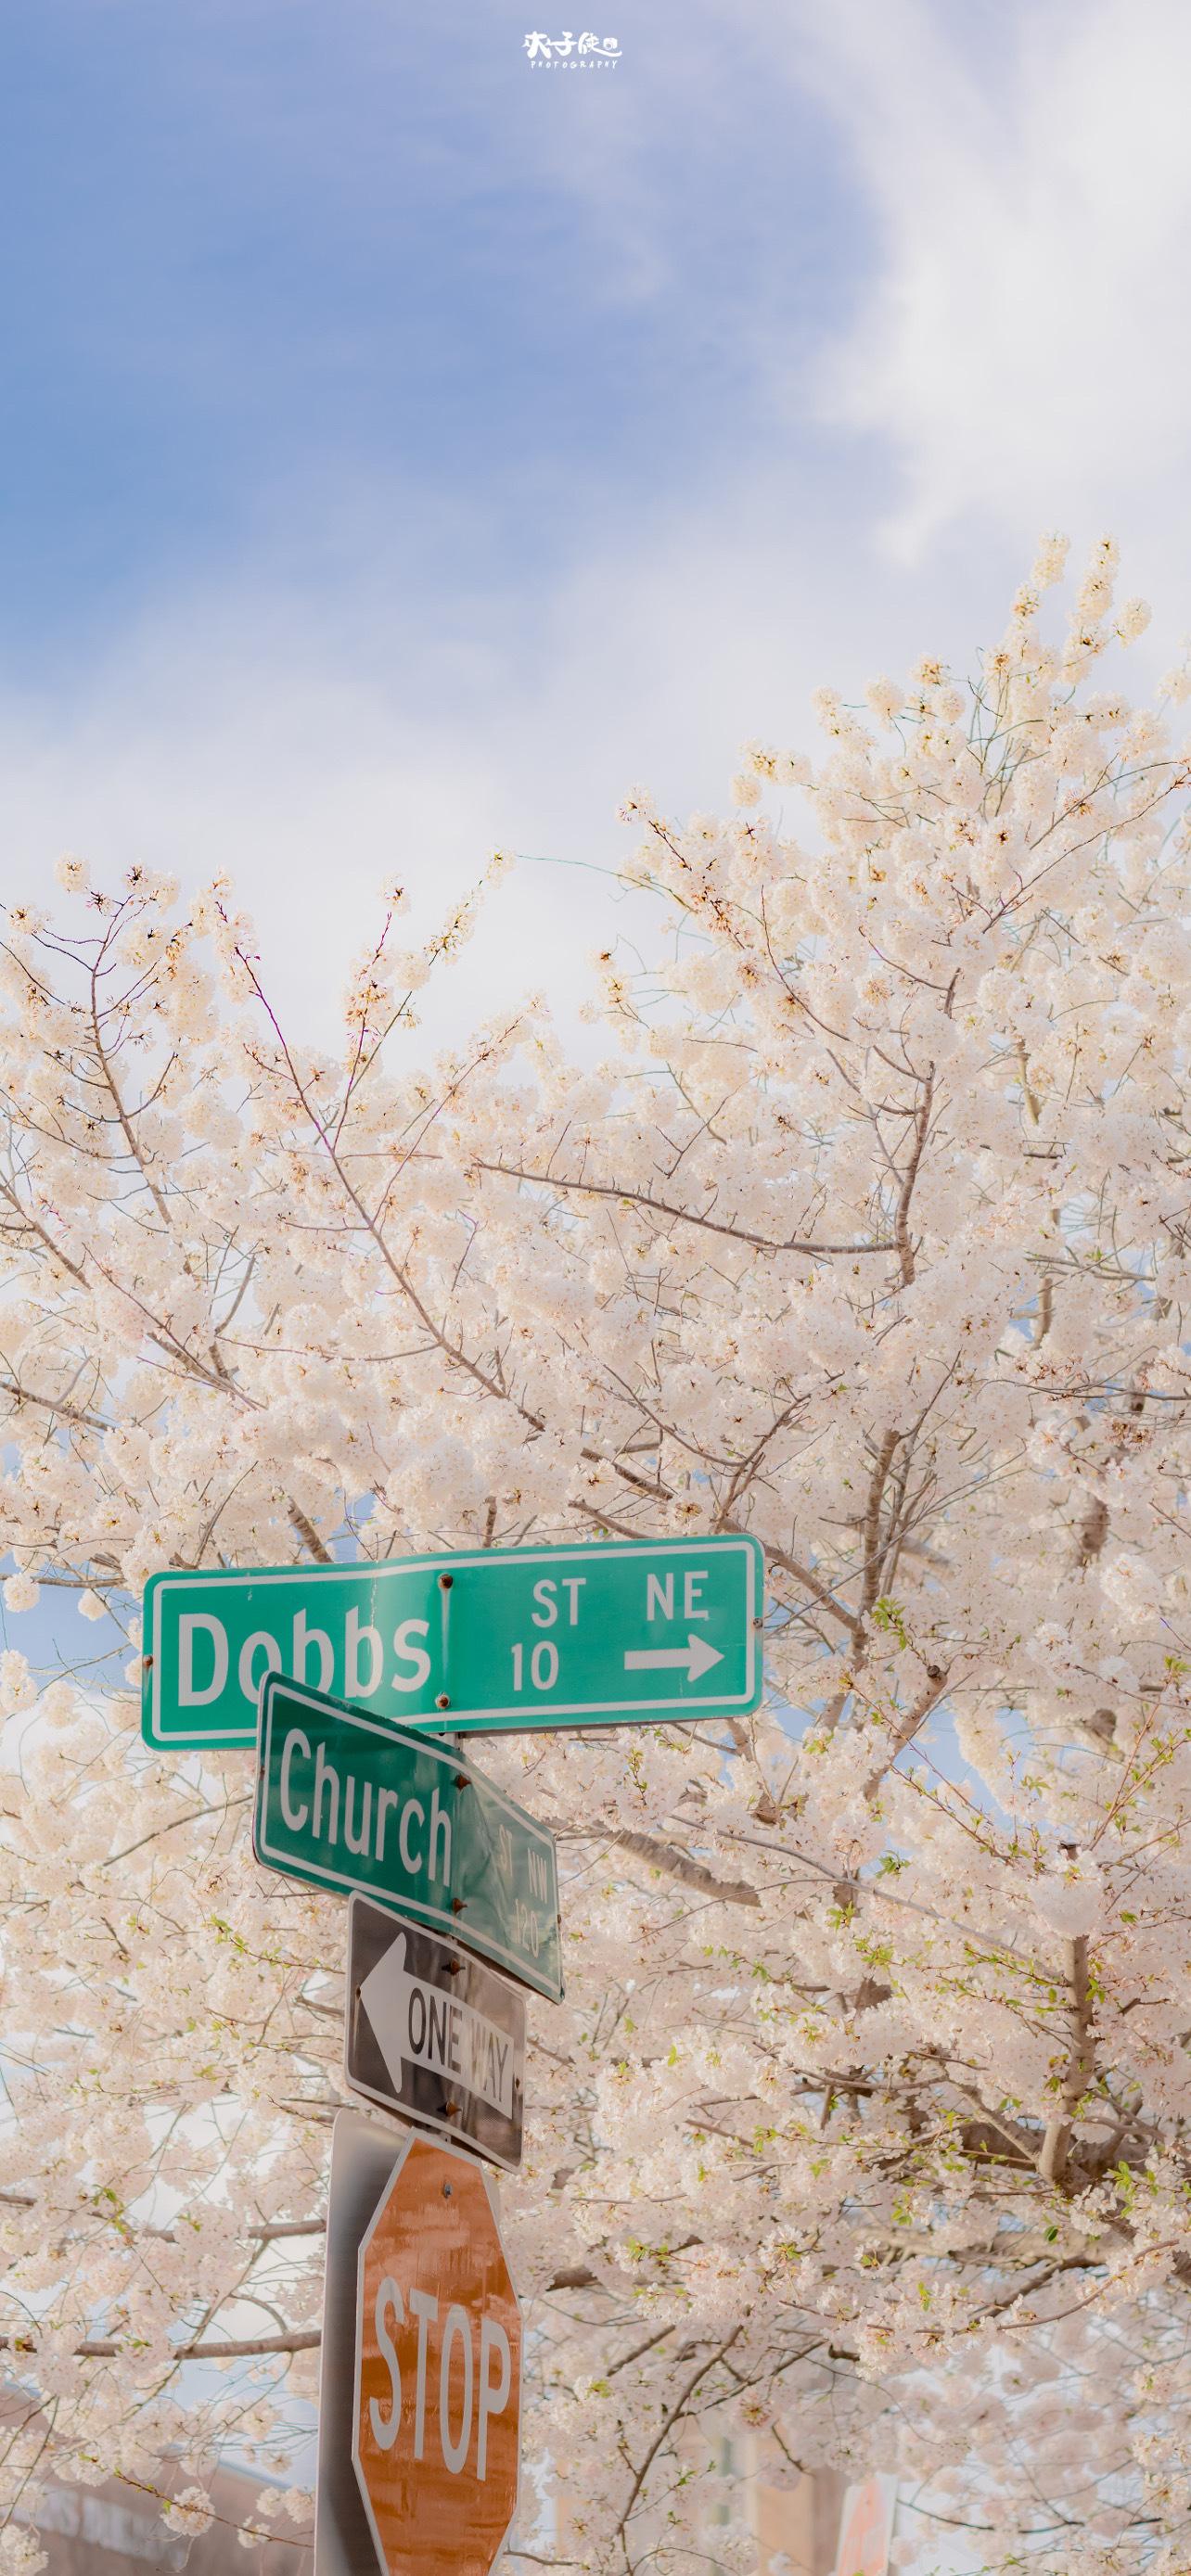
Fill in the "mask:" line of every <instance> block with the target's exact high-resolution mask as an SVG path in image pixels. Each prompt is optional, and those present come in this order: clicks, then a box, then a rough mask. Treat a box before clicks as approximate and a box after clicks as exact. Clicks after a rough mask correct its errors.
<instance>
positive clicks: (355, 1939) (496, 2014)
mask: <svg viewBox="0 0 1191 2576" xmlns="http://www.w3.org/2000/svg"><path fill="white" fill-rule="evenodd" d="M343 2072H344V2080H345V2082H346V2083H347V2085H348V2087H349V2089H350V2090H351V2091H352V2092H353V2093H361V2094H363V2096H364V2098H365V2100H366V2101H369V2102H380V2103H382V2104H383V2105H384V2108H385V2109H386V2110H387V2111H394V2112H396V2113H398V2114H399V2115H400V2116H401V2118H403V2119H407V2120H413V2121H415V2122H417V2124H418V2125H419V2126H420V2127H429V2128H432V2129H441V2130H442V2131H443V2132H444V2134H445V2135H446V2136H448V2137H453V2138H459V2139H461V2140H462V2141H463V2142H464V2143H465V2144H467V2145H470V2146H473V2147H475V2148H477V2149H478V2151H479V2153H480V2154H481V2155H484V2156H489V2157H490V2158H491V2160H492V2162H493V2164H497V2165H503V2166H504V2167H505V2168H506V2170H508V2171H513V2170H515V2168H516V2167H517V2166H518V2165H519V2164H520V2162H521V2134H522V2117H523V2110H524V2098H525V2093H524V2088H525V1999H524V1996H523V1995H521V1994H520V1993H519V1992H518V1989H517V1988H516V1986H511V1985H510V1984H509V1982H508V1979H507V1977H499V1976H497V1974H496V1971H495V1969H493V1968H488V1967H485V1965H484V1962H483V1961H482V1960H481V1959H470V1958H469V1957H468V1955H467V1952H466V1951H465V1950H460V1949H458V1948H457V1947H456V1945H455V1943H454V1942H453V1941H440V1940H439V1939H438V1937H437V1935H436V1934H434V1933H431V1932H427V1931H425V1930H423V1929H422V1927H421V1926H420V1925H418V1924H415V1923H406V1922H403V1921H402V1920H401V1918H400V1916H398V1915H393V1914H387V1913H385V1912H384V1911H383V1910H382V1908H381V1907H380V1906H378V1905H370V1904H369V1903H368V1900H367V1898H366V1897H363V1896H353V1897H352V1899H351V1902H350V1904H349V1906H348V1909H347V2012H346V2015H345V2023H344V2041H343Z"/></svg>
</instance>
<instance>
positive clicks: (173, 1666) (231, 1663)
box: [141, 1538, 765, 1747]
mask: <svg viewBox="0 0 1191 2576" xmlns="http://www.w3.org/2000/svg"><path fill="white" fill-rule="evenodd" d="M764 1588H765V1569H764V1561H763V1558H762V1555H761V1550H760V1547H759V1545H758V1543H757V1541H756V1539H752V1538H702V1539H686V1538H682V1539H657V1540H653V1541H651V1542H644V1541H643V1542H641V1543H640V1544H638V1543H637V1542H636V1541H628V1542H625V1543H623V1544H622V1543H621V1542H619V1541H617V1542H616V1543H614V1544H613V1543H610V1544H609V1545H607V1546H604V1545H595V1544H593V1545H592V1546H590V1547H546V1548H543V1547H515V1548H483V1549H480V1550H478V1551H477V1552H476V1553H475V1554H474V1555H468V1554H466V1553H461V1554H459V1555H452V1556H411V1557H397V1558H390V1559H387V1560H386V1561H385V1562H384V1563H382V1564H379V1565H370V1564H355V1565H301V1566H292V1565H281V1566H264V1567H261V1568H259V1569H257V1568H252V1569H249V1570H245V1571H241V1572H238V1573H231V1574H227V1573H217V1574H153V1575H151V1576H150V1578H149V1581H148V1584H147V1585H146V1587H145V1612H144V1655H145V1660H144V1684H143V1698H142V1712H141V1724H142V1729H143V1732H144V1736H145V1740H146V1742H147V1743H149V1744H155V1745H177V1746H179V1747H183V1746H188V1745H223V1744H226V1745H234V1744H254V1743H255V1742H256V1708H257V1698H258V1695H259V1692H260V1686H261V1682H262V1680H263V1679H264V1677H265V1675H266V1673H270V1672H274V1673H284V1674H286V1675H287V1676H288V1677H289V1679H290V1680H292V1681H297V1682H310V1683H313V1684H314V1685H315V1687H316V1688H317V1689H319V1690H321V1691H333V1692H334V1694H335V1696H336V1698H337V1699H342V1700H348V1701H350V1702H351V1704H352V1706H353V1707H356V1708H365V1709H367V1710H368V1712H369V1714H370V1715H373V1716H376V1717H377V1718H379V1719H381V1720H382V1721H384V1720H387V1721H388V1722H389V1723H390V1724H391V1723H393V1722H394V1721H396V1722H397V1723H398V1724H403V1723H408V1721H409V1720H410V1719H411V1718H423V1719H427V1720H429V1721H430V1722H431V1723H432V1724H433V1723H437V1724H438V1725H439V1726H445V1727H450V1729H451V1730H452V1732H456V1733H457V1732H460V1731H463V1730H467V1729H470V1728H472V1727H484V1728H489V1729H492V1730H495V1731H498V1732H506V1731H509V1730H514V1729H515V1730H517V1731H521V1730H522V1729H525V1728H531V1727H539V1726H540V1727H546V1726H582V1725H587V1726H591V1725H608V1724H609V1723H612V1724H615V1725H632V1724H641V1723H643V1722H646V1721H648V1720H649V1719H651V1718H661V1717H669V1718H674V1717H700V1716H702V1715H703V1714H704V1713H705V1712H706V1711H707V1710H709V1709H734V1710H747V1709H752V1708H756V1707H757V1705H758V1703H759V1701H760V1697H761V1684H762V1671H761V1662H762V1658H761V1619H762V1614H763V1609H764Z"/></svg>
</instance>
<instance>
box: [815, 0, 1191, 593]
mask: <svg viewBox="0 0 1191 2576" xmlns="http://www.w3.org/2000/svg"><path fill="white" fill-rule="evenodd" d="M803 32H804V37H805V42H806V47H807V51H806V54H805V56H804V71H805V73H806V75H807V76H809V77H810V78H812V79H814V80H815V81H816V82H817V83H818V85H819V89H820V94H821V96H822V97H823V99H824V101H825V103H826V104H827V105H828V107H829V110H830V112H831V113H832V115H833V116H834V117H835V118H836V119H837V120H838V121H839V123H840V125H841V127H842V129H843V131H844V132H845V133H846V135H847V136H848V137H849V139H850V142H851V145H852V149H853V153H854V158H855V166H856V169H857V172H858V175H859V177H860V179H861V181H862V183H863V185H864V187H865V189H866V191H867V192H868V195H869V197H870V200H871V203H872V206H873V208H874V210H875V212H876V215H877V219H878V227H879V230H878V238H877V242H876V259H875V267H876V277H875V280H874V282H873V284H872V286H871V289H870V290H869V291H868V292H867V293H866V294H864V296H863V297H862V300H861V304H860V308H859V311H858V313H857V315H856V318H855V319H854V321H853V322H852V323H851V324H850V326H849V327H848V329H847V330H846V333H845V335H844V337H843V340H842V343H841V345H840V347H839V349H838V350H837V352H836V355H835V357H834V359H833V360H832V361H831V362H830V364H829V367H828V370H827V376H826V391H825V403H826V408H827V409H828V411H829V412H830V414H831V415H832V416H833V417H834V418H835V419H836V420H838V421H841V422H844V423H846V424H847V425H848V426H850V427H852V428H854V429H858V430H861V431H864V432H867V433H871V434H874V435H875V436H876V437H877V438H878V439H879V440H881V441H882V442H885V441H889V442H892V443H893V445H894V447H895V448H896V449H897V450H898V451H900V453H901V456H902V458H903V460H904V465H905V468H906V473H907V481H908V489H907V497H906V503H905V507H904V509H903V510H902V511H901V512H900V514H899V516H898V519H897V522H896V525H895V526H894V528H893V529H892V531H891V534H892V537H893V540H894V542H895V544H897V545H900V547H901V548H902V549H903V550H905V551H913V550H915V549H920V548H922V546H923V545H924V544H925V543H926V542H927V541H928V540H929V539H930V538H932V537H933V536H934V535H935V534H936V533H937V532H938V531H939V529H940V528H942V527H943V526H945V525H946V523H947V522H949V521H952V520H954V519H957V518H960V517H962V516H963V515H964V514H966V513H991V514H995V515H996V516H997V517H998V518H1000V519H1001V520H1002V521H1006V522H1008V523H1009V524H1010V525H1011V526H1012V527H1013V528H1014V529H1015V530H1016V529H1021V530H1023V531H1028V532H1030V533H1032V532H1033V530H1034V528H1035V527H1037V526H1042V525H1049V524H1051V523H1053V521H1054V520H1055V518H1056V516H1057V517H1058V518H1059V519H1060V521H1063V522H1066V523H1070V522H1071V520H1072V519H1074V520H1075V521H1076V522H1077V523H1079V524H1081V525H1086V526H1087V527H1088V529H1089V530H1090V529H1091V528H1092V527H1093V526H1094V525H1095V524H1096V523H1097V522H1098V521H1099V520H1101V519H1105V520H1107V521H1110V522H1112V523H1114V524H1115V525H1116V526H1117V527H1118V528H1119V531H1120V533H1121V534H1122V535H1123V536H1125V537H1126V538H1127V539H1128V538H1134V537H1140V536H1142V535H1143V533H1144V537H1145V542H1146V551H1147V555H1148V556H1151V557H1152V559H1153V562H1154V565H1155V569H1157V567H1158V564H1159V562H1160V561H1164V562H1165V563H1166V565H1167V569H1168V572H1169V556H1168V554H1167V555H1165V556H1163V555H1162V554H1161V553H1160V550H1159V548H1158V546H1157V544H1156V542H1155V540H1156V538H1157V535H1158V532H1159V530H1160V529H1161V528H1162V526H1163V523H1164V522H1167V521H1169V522H1171V523H1172V525H1171V530H1170V533H1171V534H1172V535H1173V537H1174V540H1175V544H1176V547H1177V554H1178V558H1179V562H1180V567H1181V569H1182V570H1184V571H1185V570H1186V569H1187V567H1188V546H1189V540H1191V515H1189V509H1188V500H1187V457H1188V445H1189V434H1191V297H1189V296H1188V293H1187V285H1186V281H1187V278H1188V275H1189V273H1191V156H1189V155H1188V152H1187V144H1186V125H1187V98H1188V95H1189V94H1191V13H1188V11H1187V9H1186V8H1185V6H1183V5H1182V0H1081V5H1075V4H1074V0H1057V5H1056V0H1050V5H1049V6H1048V5H1043V6H1041V7H1039V6H1037V5H1036V0H1030V4H1029V5H1027V0H1008V5H1005V6H999V7H996V8H993V9H989V10H983V9H980V10H978V9H971V10H957V9H955V8H953V7H949V6H946V7H944V6H936V7H934V8H930V9H928V8H926V7H924V6H921V5H916V0H885V4H884V5H882V6H881V7H879V8H878V7H875V6H873V5H872V0H837V5H835V6H833V7H832V8H831V9H830V10H827V11H820V10H817V11H815V12H814V13H812V12H810V11H809V10H808V11H807V12H806V15H805V17H804V19H803Z"/></svg>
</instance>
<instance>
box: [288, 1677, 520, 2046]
mask: <svg viewBox="0 0 1191 2576" xmlns="http://www.w3.org/2000/svg"><path fill="white" fill-rule="evenodd" d="M252 1847H253V1850H254V1851H255V1853H256V1856H257V1859H258V1860H259V1861H263V1862H264V1864H265V1866H266V1868H268V1869H277V1870H281V1871H282V1872H283V1873H284V1874H285V1876H286V1877H288V1878H303V1879H308V1880H309V1881H310V1883H311V1885H312V1886H314V1887H330V1888H335V1889H337V1891H338V1892H339V1894H340V1895H342V1896H351V1895H353V1894H354V1893H356V1892H357V1891H358V1892H359V1894H360V1895H361V1896H371V1897H372V1898H373V1899H374V1901H375V1903H376V1904H378V1905H387V1906H389V1907H391V1908H394V1907H395V1908H396V1909H397V1910H398V1911H399V1912H400V1913H402V1914H408V1915H412V1916H413V1918H414V1920H415V1921H416V1922H418V1923H425V1924H427V1925H429V1927H430V1928H431V1930H434V1931H440V1932H449V1933H453V1934H454V1935H455V1938H456V1939H457V1940H459V1941H462V1942H463V1943H464V1944H465V1946H466V1948H467V1949H469V1950H478V1951H479V1953H480V1955H481V1957H482V1958H485V1959H493V1960H495V1962H496V1964H497V1966H498V1967H501V1968H508V1969H510V1970H511V1971H512V1974H513V1975H514V1976H515V1977H520V1978H521V1980H522V1982H523V1984H525V1985H527V1986H534V1987H536V1989H537V1992H538V1993H539V1994H542V1995H549V1996H550V1997H551V1999H552V2001H553V2002H555V2003H557V2002H558V2001H559V2000H560V1998H561V1995H562V1966H561V1953H560V1942H559V1924H558V1878H557V1872H556V1868H555V1855H554V1837H553V1835H552V1834H550V1833H548V1832H547V1830H546V1827H545V1826H544V1825H539V1824H536V1823H535V1821H534V1819H533V1817H532V1816H527V1815H526V1813H525V1810H524V1808H523V1807H517V1806H514V1804H513V1801H512V1799H511V1798H506V1797H505V1796H504V1795H503V1792H502V1791H501V1790H499V1789H497V1788H496V1787H495V1786H494V1784H493V1782H492V1781H491V1780H486V1779H485V1777H484V1774H483V1772H482V1771H477V1770H476V1769H475V1768H474V1766H473V1765H472V1764H471V1763H469V1762H467V1761H466V1760H465V1759H464V1757H463V1755H462V1754H461V1753H458V1752H456V1751H454V1750H452V1748H451V1747H450V1746H448V1745H445V1744H441V1743H440V1742H439V1741H438V1739H437V1737H436V1736H433V1735H429V1734H423V1733H417V1734H415V1733H411V1732H409V1731H407V1730H403V1729H399V1728H397V1727H394V1726H390V1725H382V1724H381V1723H380V1722H379V1721H378V1720H377V1719H376V1718H371V1717H363V1716H361V1714H360V1712H359V1710H358V1709H352V1708H341V1707H340V1705H339V1703H338V1701H337V1700H333V1699H328V1697H327V1695H326V1693H325V1692H324V1691H316V1690H304V1689H301V1688H299V1686H298V1684H297V1683H296V1682H288V1681H284V1680H283V1679H282V1678H281V1675H280V1674H278V1673H271V1674H270V1675H269V1678H268V1680H267V1681H266V1683H265V1686H264V1689H263V1690H262V1692H261V1716H260V1745H259V1753H258V1759H257V1785H256V1802H255V1806H254V1809H253V1825H252Z"/></svg>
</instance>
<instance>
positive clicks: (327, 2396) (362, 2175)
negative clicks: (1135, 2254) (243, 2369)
mask: <svg viewBox="0 0 1191 2576" xmlns="http://www.w3.org/2000/svg"><path fill="white" fill-rule="evenodd" d="M399 2146H400V2141H399V2140H398V2139H396V2138H395V2137H394V2134H393V2131H392V2129H391V2128H390V2127H389V2126H388V2124H387V2122H384V2121H381V2120H370V2119H365V2118H364V2116H363V2114H362V2113H361V2112H359V2111H338V2112H337V2113H336V2115H335V2122H334V2126H333V2128H332V2130H331V2177H330V2186H329V2190H328V2194H327V2257H326V2266H325V2270H324V2275H323V2339H322V2349H321V2352H320V2354H319V2372H318V2465H317V2470H316V2474H315V2486H314V2568H313V2576H378V2562H377V2555H376V2543H375V2541H374V2540H373V2537H372V2532H371V2530H370V2528H369V2524H368V2517H367V2515H366V2513H365V2511H364V2500H363V2497H362V2496H361V2494H360V2488H359V2481H358V2479H357V2477H356V2472H355V2468H354V2466H353V2463H352V2428H353V2425H354V2422H355V2378H356V2304H357V2297H358V2292H359V2275H360V2247H361V2244H362V2243H363V2240H364V2237H365V2234H366V2232H367V2230H368V2228H369V2227H370V2226H371V2224H372V2220H373V2217H374V2215H375V2211H376V2205H377V2202H378V2200H379V2199H380V2195H381V2193H382V2191H384V2189H385V2188H386V2186H387V2184H388V2183H389V2181H390V2179H391V2177H392V2172H393V2166H394V2163H395V2161H396V2156H397V2153H398V2150H399Z"/></svg>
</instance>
